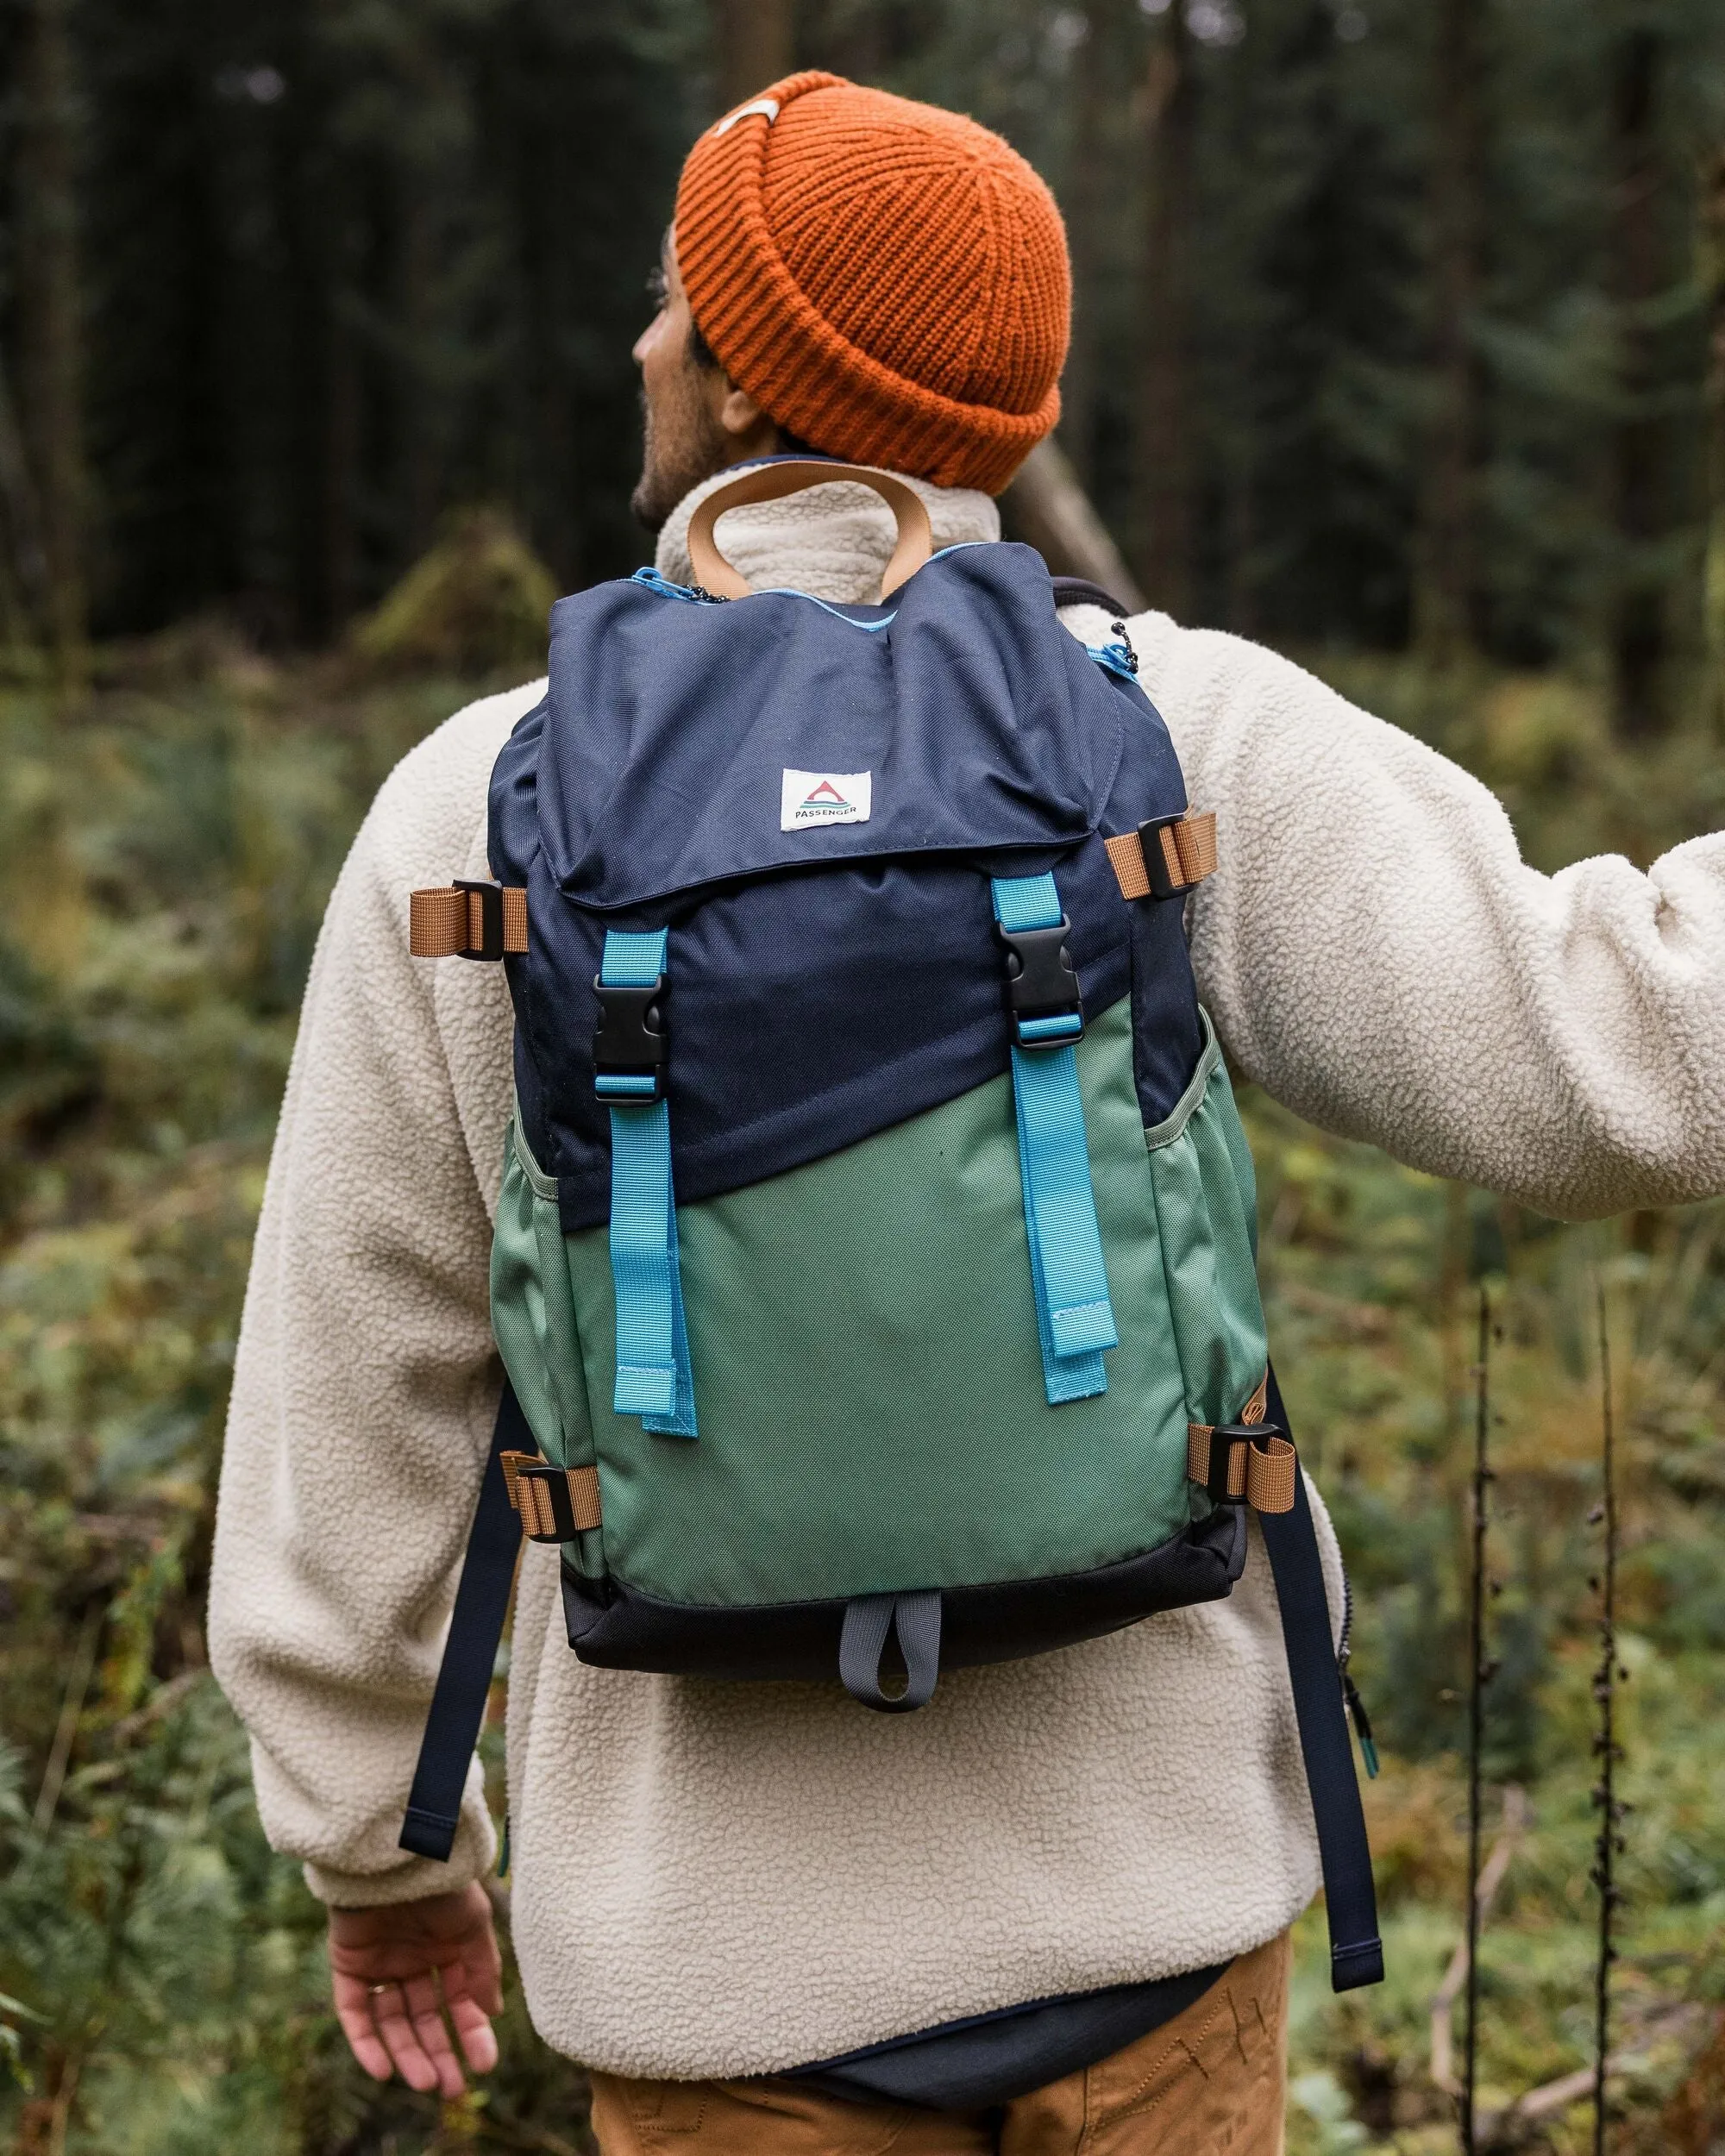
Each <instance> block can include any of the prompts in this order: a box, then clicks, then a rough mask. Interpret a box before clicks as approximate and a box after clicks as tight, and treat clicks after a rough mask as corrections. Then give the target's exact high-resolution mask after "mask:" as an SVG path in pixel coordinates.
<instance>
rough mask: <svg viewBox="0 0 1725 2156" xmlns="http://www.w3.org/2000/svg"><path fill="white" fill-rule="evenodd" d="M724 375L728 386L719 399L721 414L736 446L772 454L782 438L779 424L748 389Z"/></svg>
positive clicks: (720, 420) (748, 452) (752, 453)
mask: <svg viewBox="0 0 1725 2156" xmlns="http://www.w3.org/2000/svg"><path fill="white" fill-rule="evenodd" d="M723 379H724V381H725V388H724V396H723V397H722V398H721V399H720V400H719V405H718V423H719V425H720V426H721V427H723V428H724V431H725V433H726V435H727V436H729V437H730V440H731V448H732V449H733V450H735V451H737V452H739V453H740V454H743V455H750V456H755V455H760V454H771V451H772V448H773V447H774V445H775V443H776V442H777V441H778V437H779V430H778V429H777V427H776V426H775V425H774V423H773V422H772V421H771V420H770V419H769V418H768V417H767V415H766V413H765V412H764V411H762V409H761V407H760V406H759V404H756V401H755V399H754V398H752V397H751V396H750V394H749V392H748V391H747V390H746V389H738V388H737V385H735V384H734V383H733V382H731V380H730V379H729V378H723Z"/></svg>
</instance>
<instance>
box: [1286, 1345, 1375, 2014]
mask: <svg viewBox="0 0 1725 2156" xmlns="http://www.w3.org/2000/svg"><path fill="white" fill-rule="evenodd" d="M1269 1405H1270V1421H1271V1422H1272V1423H1273V1424H1275V1425H1276V1426H1277V1427H1278V1428H1280V1429H1283V1430H1286V1429H1287V1428H1288V1411H1287V1409H1286V1408H1285V1407H1283V1404H1282V1394H1281V1391H1280V1388H1278V1387H1277V1382H1276V1376H1275V1373H1274V1371H1272V1372H1271V1373H1270V1401H1269ZM1258 1527H1259V1529H1260V1531H1261V1532H1262V1533H1263V1536H1264V1548H1265V1549H1266V1550H1267V1551H1269V1553H1270V1570H1271V1572H1272V1573H1273V1574H1274V1575H1275V1578H1276V1599H1277V1601H1278V1602H1279V1603H1280V1605H1281V1608H1282V1637H1283V1644H1284V1645H1285V1646H1286V1649H1287V1652H1288V1675H1289V1680H1290V1681H1291V1683H1292V1684H1293V1687H1294V1713H1295V1720H1297V1721H1298V1723H1299V1726H1300V1751H1301V1753H1302V1757H1303V1758H1304V1760H1305V1763H1306V1785H1307V1787H1308V1789H1309V1790H1310V1791H1311V1795H1312V1815H1313V1818H1314V1820H1315V1821H1316V1822H1317V1828H1318V1854H1319V1858H1320V1861H1321V1863H1322V1865H1323V1871H1324V1901H1325V1905H1326V1908H1327V1914H1328V1916H1329V1923H1330V1981H1331V1983H1332V1984H1333V1987H1334V1988H1335V1990H1338V1991H1352V1990H1356V1989H1357V1988H1358V1986H1359V1985H1361V1984H1382V1983H1383V1944H1382V1942H1381V1941H1380V1940H1379V1938H1378V1935H1377V1892H1376V1890H1375V1889H1374V1887H1373V1884H1372V1878H1371V1846H1370V1844H1369V1843H1368V1842H1367V1840H1366V1834H1365V1814H1364V1810H1363V1809H1362V1808H1361V1806H1360V1801H1359V1783H1358V1780H1357V1779H1356V1778H1355V1775H1354V1764H1353V1746H1352V1743H1351V1741H1350V1740H1349V1737H1348V1727H1347V1717H1346V1713H1345V1711H1344V1709H1343V1705H1342V1681H1341V1672H1340V1671H1339V1669H1338V1668H1337V1665H1336V1650H1335V1642H1334V1640H1333V1638H1332V1636H1331V1632H1330V1609H1329V1601H1328V1599H1327V1596H1326V1595H1325V1593H1324V1570H1323V1564H1322V1562H1321V1560H1320V1557H1319V1555H1318V1536H1317V1530H1316V1528H1315V1526H1314V1524H1313V1520H1312V1507H1311V1503H1310V1501H1309V1500H1308V1497H1307V1495H1306V1480H1305V1477H1304V1476H1302V1475H1299V1474H1297V1473H1296V1474H1295V1477H1294V1503H1293V1506H1292V1507H1291V1509H1290V1510H1289V1511H1287V1512H1283V1513H1260V1514H1258Z"/></svg>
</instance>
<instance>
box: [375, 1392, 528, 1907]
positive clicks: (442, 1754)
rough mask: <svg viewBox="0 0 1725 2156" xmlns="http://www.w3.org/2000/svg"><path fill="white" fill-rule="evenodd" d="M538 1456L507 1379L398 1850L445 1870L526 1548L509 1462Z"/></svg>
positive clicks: (463, 1560) (499, 1403)
mask: <svg viewBox="0 0 1725 2156" xmlns="http://www.w3.org/2000/svg"><path fill="white" fill-rule="evenodd" d="M538 1450H539V1445H538V1440H537V1439H536V1438H535V1437H534V1435H533V1432H531V1431H530V1429H529V1428H528V1426H527V1418H526V1417H525V1416H524V1414H523V1413H522V1412H521V1408H520V1405H519V1403H518V1402H517V1400H516V1397H515V1388H514V1387H513V1386H512V1385H511V1383H510V1382H509V1380H508V1379H507V1378H505V1380H504V1381H503V1398H502V1399H501V1400H500V1401H499V1402H498V1407H497V1423H496V1426H495V1427H494V1428H493V1429H492V1438H491V1452H490V1455H489V1456H488V1457H487V1458H486V1463H485V1472H484V1474H483V1475H482V1476H480V1495H479V1502H478V1504H477V1505H476V1506H475V1507H474V1524H473V1526H472V1528H471V1529H470V1530H469V1532H468V1535H467V1555H466V1557H463V1558H462V1560H461V1584H460V1585H459V1586H458V1587H457V1588H456V1589H455V1608H454V1609H453V1610H451V1612H450V1613H449V1638H448V1639H446V1640H445V1641H444V1643H443V1659H442V1664H441V1665H440V1667H439V1669H438V1671H437V1683H436V1689H434V1691H433V1692H432V1694H431V1705H430V1708H429V1710H428V1711H427V1714H426V1716H425V1734H424V1735H423V1737H422V1738H421V1739H420V1740H419V1763H418V1764H417V1766H416V1767H415V1768H414V1770H413V1786H412V1788H411V1789H410V1790H409V1791H408V1793H407V1814H406V1817H405V1819H404V1820H403V1821H402V1827H401V1836H400V1840H399V1844H398V1846H399V1847H401V1848H403V1849H407V1850H411V1852H412V1853H413V1854H414V1855H415V1856H416V1857H430V1858H432V1859H433V1860H434V1861H435V1862H436V1863H438V1864H448V1862H449V1852H450V1850H451V1849H453V1848H454V1846H455V1828H456V1826H457V1824H458V1823H459V1821H460V1820H461V1796H462V1793H463V1792H464V1791H465V1789H467V1768H468V1765H469V1764H470V1763H471V1761H472V1759H473V1756H474V1745H476V1744H477V1743H478V1742H479V1736H480V1723H481V1722H482V1721H483V1720H485V1710H486V1698H487V1696H488V1695H489V1694H490V1691H491V1679H492V1670H494V1669H495V1668H496V1666H497V1643H498V1641H499V1639H502V1637H503V1620H504V1619H505V1617H506V1616H507V1615H508V1614H509V1590H510V1588H511V1585H512V1583H513V1582H514V1579H515V1558H516V1553H517V1551H518V1550H519V1549H520V1547H521V1522H520V1520H517V1518H516V1516H515V1508H514V1507H513V1506H512V1505H511V1503H510V1501H509V1485H508V1483H507V1482H505V1480H504V1476H503V1467H502V1455H503V1454H504V1453H505V1452H529V1453H534V1452H537V1451H538Z"/></svg>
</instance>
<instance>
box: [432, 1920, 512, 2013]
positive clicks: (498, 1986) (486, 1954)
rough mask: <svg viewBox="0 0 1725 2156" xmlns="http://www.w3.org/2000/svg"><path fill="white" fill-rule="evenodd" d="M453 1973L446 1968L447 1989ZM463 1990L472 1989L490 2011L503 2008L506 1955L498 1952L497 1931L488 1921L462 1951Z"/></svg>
mask: <svg viewBox="0 0 1725 2156" xmlns="http://www.w3.org/2000/svg"><path fill="white" fill-rule="evenodd" d="M452 1973H453V1972H452V1971H449V1970H448V1969H446V1970H445V1971H443V1983H444V1985H445V1988H446V1989H447V1987H448V1985H449V1978H450V1976H451V1974H452ZM461 1977H462V1986H463V1989H464V1990H467V1991H470V1992H471V1993H472V1994H473V1996H474V1998H476V1999H477V2000H478V2001H479V2002H480V2005H481V2006H482V2007H483V2008H484V2009H485V2010H486V2013H487V2014H501V2013H502V2011H503V1956H502V1954H501V1953H500V1952H499V1951H498V1944H497V1934H496V1933H495V1932H494V1931H493V1930H492V1927H491V1926H490V1925H489V1924H487V1925H486V1927H485V1929H484V1931H482V1932H481V1933H480V1934H478V1935H477V1936H476V1937H474V1938H472V1939H469V1940H467V1942H466V1944H465V1946H463V1948H462V1952H461Z"/></svg>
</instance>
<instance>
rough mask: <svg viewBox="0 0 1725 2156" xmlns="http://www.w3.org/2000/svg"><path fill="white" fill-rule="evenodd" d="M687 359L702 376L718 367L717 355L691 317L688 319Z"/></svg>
mask: <svg viewBox="0 0 1725 2156" xmlns="http://www.w3.org/2000/svg"><path fill="white" fill-rule="evenodd" d="M689 357H690V358H691V359H692V360H693V361H694V363H695V365H696V366H697V367H699V369H700V370H701V372H702V373H703V374H711V373H712V371H713V369H714V368H715V367H717V366H718V353H717V352H715V351H714V350H713V348H712V346H711V345H710V344H709V343H708V342H707V341H706V338H705V337H704V336H703V335H701V333H700V325H699V323H697V322H696V321H695V319H694V317H693V315H692V316H691V317H689Z"/></svg>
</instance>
